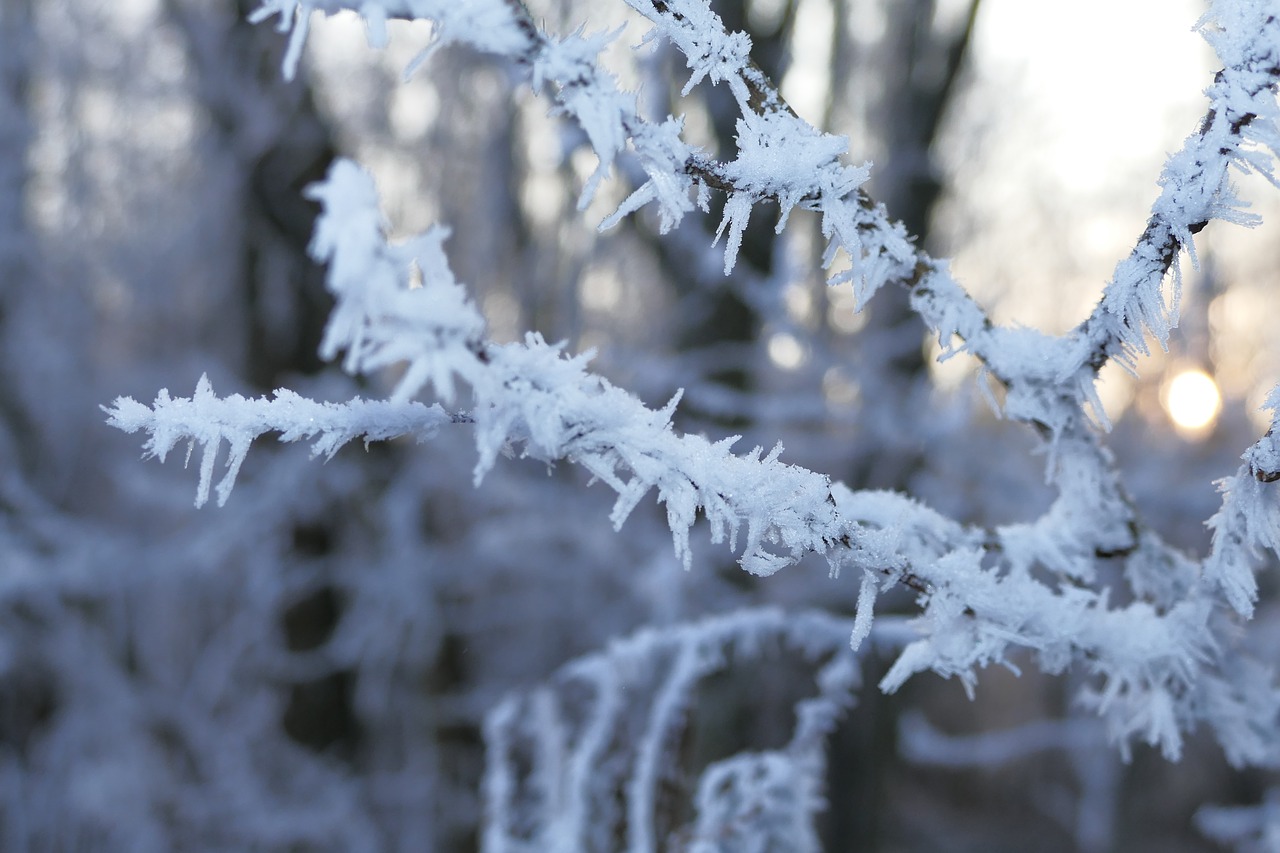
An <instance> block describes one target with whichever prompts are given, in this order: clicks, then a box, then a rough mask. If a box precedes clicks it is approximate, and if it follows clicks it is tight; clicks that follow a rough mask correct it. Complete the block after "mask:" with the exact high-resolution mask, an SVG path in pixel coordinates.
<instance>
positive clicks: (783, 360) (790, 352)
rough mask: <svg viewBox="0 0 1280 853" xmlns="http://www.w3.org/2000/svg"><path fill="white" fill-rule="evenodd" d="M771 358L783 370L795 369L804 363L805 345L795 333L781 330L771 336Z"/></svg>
mask: <svg viewBox="0 0 1280 853" xmlns="http://www.w3.org/2000/svg"><path fill="white" fill-rule="evenodd" d="M769 358H770V359H772V361H773V363H774V364H776V365H778V367H781V368H782V369H783V370H795V369H796V368H797V367H799V366H800V365H802V364H804V359H805V351H804V347H803V346H802V345H801V343H800V342H799V341H798V340H796V339H795V337H794V336H793V335H789V334H787V333H786V332H779V333H778V334H776V335H774V336H773V337H771V338H769Z"/></svg>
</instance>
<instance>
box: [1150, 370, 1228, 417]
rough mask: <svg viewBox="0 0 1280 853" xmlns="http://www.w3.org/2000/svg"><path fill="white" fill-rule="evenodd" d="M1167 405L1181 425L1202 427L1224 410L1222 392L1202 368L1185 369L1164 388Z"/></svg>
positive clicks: (1166, 407)
mask: <svg viewBox="0 0 1280 853" xmlns="http://www.w3.org/2000/svg"><path fill="white" fill-rule="evenodd" d="M1164 406H1165V409H1166V410H1167V411H1168V412H1169V417H1170V418H1172V419H1173V422H1174V424H1176V425H1177V426H1178V427H1179V428H1181V429H1184V430H1201V429H1205V428H1206V427H1209V426H1211V425H1212V424H1213V422H1214V421H1215V420H1216V419H1217V417H1218V413H1219V412H1220V411H1222V393H1221V392H1220V391H1219V390H1218V384H1217V383H1216V382H1214V381H1213V377H1211V376H1210V375H1209V374H1207V373H1205V372H1204V371H1203V370H1184V371H1182V372H1181V373H1179V374H1178V375H1177V376H1175V377H1174V378H1173V380H1172V381H1171V382H1169V384H1168V386H1167V387H1166V388H1165V393H1164Z"/></svg>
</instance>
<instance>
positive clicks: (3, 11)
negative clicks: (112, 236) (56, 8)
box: [0, 0, 36, 467]
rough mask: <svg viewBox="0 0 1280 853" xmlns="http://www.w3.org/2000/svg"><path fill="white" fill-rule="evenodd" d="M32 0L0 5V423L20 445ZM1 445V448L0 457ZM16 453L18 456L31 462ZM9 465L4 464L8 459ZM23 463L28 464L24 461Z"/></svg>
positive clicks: (29, 432)
mask: <svg viewBox="0 0 1280 853" xmlns="http://www.w3.org/2000/svg"><path fill="white" fill-rule="evenodd" d="M33 29H34V23H33V20H32V2H31V0H5V2H4V3H3V4H0V341H3V342H4V344H3V346H4V352H3V356H4V357H0V421H3V426H4V427H6V428H7V431H12V432H13V433H14V435H13V438H14V439H15V441H16V443H17V444H18V445H19V446H26V445H27V442H28V441H30V440H34V439H35V438H36V435H35V431H34V430H33V429H32V424H31V422H30V418H29V416H28V413H27V412H26V411H25V407H24V406H23V405H22V401H21V392H20V384H19V383H20V382H21V377H20V376H19V375H17V371H18V370H19V369H20V365H21V364H23V361H22V360H20V359H15V358H12V357H10V356H12V355H14V353H13V352H11V349H12V348H13V346H14V343H13V340H14V335H13V334H12V333H13V327H14V325H15V315H16V314H17V312H18V302H19V300H20V299H22V298H23V294H24V292H26V291H27V290H28V289H29V288H31V287H32V286H33V284H32V281H31V278H32V274H33V272H34V269H35V264H34V263H33V262H32V257H31V254H32V249H31V246H32V242H31V234H30V228H29V225H28V222H27V213H26V211H27V190H28V184H29V180H30V169H29V167H28V156H27V154H28V151H29V149H30V147H31V140H32V137H33V135H34V131H33V123H32V120H31V113H30V88H31V65H32V60H33V51H32V46H33V45H34V44H35V43H36V39H35V37H34V33H33ZM2 456H3V449H0V457H2ZM30 458H31V456H30V455H28V454H19V460H18V461H22V460H28V461H29V460H30ZM6 464H8V463H6ZM24 467H26V466H25V465H24Z"/></svg>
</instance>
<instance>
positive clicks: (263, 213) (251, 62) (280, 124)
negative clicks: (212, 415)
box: [167, 0, 337, 390]
mask: <svg viewBox="0 0 1280 853" xmlns="http://www.w3.org/2000/svg"><path fill="white" fill-rule="evenodd" d="M256 5H257V4H256V3H252V2H248V0H229V2H228V0H223V1H222V2H217V3H210V2H195V0H169V2H168V4H167V10H168V14H169V17H170V18H171V19H172V20H173V21H175V22H176V23H177V24H178V25H179V27H180V28H181V30H182V32H183V33H184V35H185V36H186V40H187V44H188V46H189V49H190V55H191V58H192V60H193V68H194V71H195V78H196V97H197V99H198V101H199V103H200V104H201V106H203V108H204V110H205V112H206V113H207V115H208V117H209V119H210V122H211V124H212V126H213V128H214V131H215V139H216V140H217V142H216V145H217V147H218V148H219V149H220V150H218V151H216V152H215V155H216V156H219V157H220V158H221V159H224V160H228V161H229V162H228V163H227V169H228V173H229V180H232V181H234V182H236V184H237V186H236V187H235V190H234V196H233V197H234V201H233V204H235V205H237V206H238V211H237V214H238V222H237V223H236V224H235V227H236V228H238V236H239V246H238V248H237V249H236V250H235V251H236V252H237V253H238V257H237V258H236V260H235V263H234V264H233V265H232V270H233V273H232V274H233V275H234V277H235V279H236V281H235V282H234V283H233V285H234V291H233V292H235V293H238V294H239V299H240V301H241V303H242V304H241V308H242V310H243V311H244V312H245V315H246V321H247V327H248V337H247V340H246V342H245V350H246V351H245V352H244V353H243V359H242V367H243V372H244V375H245V376H246V377H247V378H248V379H249V380H250V381H251V382H252V383H253V384H254V385H256V386H257V387H259V388H261V389H264V390H271V389H274V388H276V387H279V385H280V384H281V381H282V379H283V378H284V377H285V376H287V375H288V374H296V373H304V374H309V373H314V372H316V371H317V370H319V369H320V367H321V362H320V360H319V356H318V355H317V350H318V348H319V343H320V337H321V334H322V332H323V328H324V322H325V318H326V317H327V315H328V311H329V307H330V299H329V296H328V294H327V293H326V291H325V288H324V271H323V270H322V269H321V268H320V267H318V266H317V265H316V264H315V263H313V262H312V261H311V259H310V258H309V257H308V255H307V244H308V242H309V240H310V239H311V230H312V226H313V225H314V222H315V215H316V211H315V209H314V206H313V205H311V204H310V203H308V202H307V201H306V200H305V199H304V198H303V197H302V190H303V188H304V187H305V186H306V185H307V184H309V183H311V182H313V181H318V180H320V179H321V178H323V177H324V174H325V172H326V171H327V170H328V168H329V164H330V163H332V162H333V159H334V157H335V156H336V155H337V146H336V143H335V142H334V139H333V133H332V131H331V129H330V128H329V126H328V124H327V122H326V121H325V119H324V118H323V117H322V116H321V115H320V113H319V111H318V110H317V108H316V104H315V100H314V98H313V96H312V93H311V90H310V87H309V86H308V85H307V83H306V82H305V80H304V79H302V77H303V75H300V76H299V79H298V80H296V81H294V82H292V83H285V82H284V81H283V80H282V78H281V73H280V58H281V53H282V51H283V43H282V40H281V39H280V38H279V37H278V36H277V35H276V34H275V33H274V32H272V31H271V30H270V28H265V27H255V26H253V25H251V24H249V23H248V22H247V20H246V16H247V15H248V14H249V12H250V11H252V9H253V8H254V7H255V6H256Z"/></svg>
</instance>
